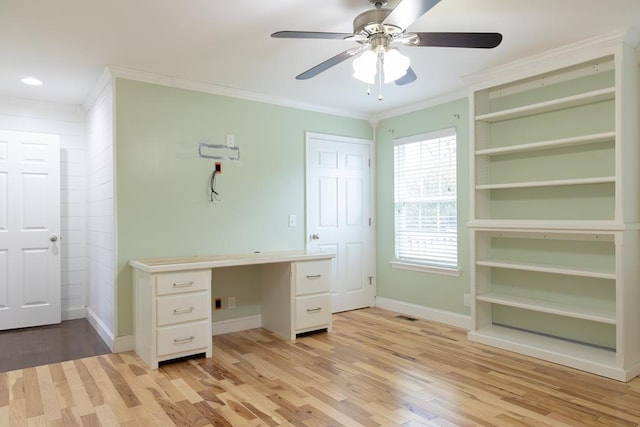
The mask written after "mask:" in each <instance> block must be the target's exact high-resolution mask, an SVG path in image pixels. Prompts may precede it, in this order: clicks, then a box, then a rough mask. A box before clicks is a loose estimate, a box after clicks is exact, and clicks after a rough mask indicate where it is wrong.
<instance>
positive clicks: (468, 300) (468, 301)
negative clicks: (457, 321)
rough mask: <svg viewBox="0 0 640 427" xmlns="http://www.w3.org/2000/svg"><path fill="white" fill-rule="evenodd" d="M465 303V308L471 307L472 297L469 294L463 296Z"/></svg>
mask: <svg viewBox="0 0 640 427" xmlns="http://www.w3.org/2000/svg"><path fill="white" fill-rule="evenodd" d="M463 298H464V299H463V302H464V306H465V307H471V295H469V294H464V296H463Z"/></svg>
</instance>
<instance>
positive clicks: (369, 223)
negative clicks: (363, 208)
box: [369, 218, 371, 227]
mask: <svg viewBox="0 0 640 427" xmlns="http://www.w3.org/2000/svg"><path fill="white" fill-rule="evenodd" d="M369 227H371V218H369Z"/></svg>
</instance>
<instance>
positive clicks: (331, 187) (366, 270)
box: [306, 133, 375, 313]
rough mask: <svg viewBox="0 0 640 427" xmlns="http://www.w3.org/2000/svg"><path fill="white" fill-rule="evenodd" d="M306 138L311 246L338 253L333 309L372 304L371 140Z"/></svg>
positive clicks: (310, 247) (308, 232) (326, 136)
mask: <svg viewBox="0 0 640 427" xmlns="http://www.w3.org/2000/svg"><path fill="white" fill-rule="evenodd" d="M306 137H307V212H306V216H307V218H306V224H307V248H308V249H310V250H321V251H329V252H334V253H335V254H336V258H335V259H334V262H333V289H332V290H331V294H332V299H331V304H332V305H331V309H332V312H334V313H336V312H339V311H345V310H353V309H357V308H362V307H370V306H373V305H374V297H375V286H374V281H373V279H374V276H375V274H374V271H375V267H374V246H373V245H374V238H373V227H372V226H371V204H372V203H371V200H372V195H371V165H370V158H371V149H372V142H371V141H367V140H361V139H355V138H346V137H337V136H332V135H321V134H315V133H307V135H306Z"/></svg>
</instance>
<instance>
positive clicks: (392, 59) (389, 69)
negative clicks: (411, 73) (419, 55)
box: [382, 49, 411, 83]
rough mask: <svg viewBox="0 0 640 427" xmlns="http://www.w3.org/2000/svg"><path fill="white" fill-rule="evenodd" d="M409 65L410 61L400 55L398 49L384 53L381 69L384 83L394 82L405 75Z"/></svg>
mask: <svg viewBox="0 0 640 427" xmlns="http://www.w3.org/2000/svg"><path fill="white" fill-rule="evenodd" d="M409 65H411V60H410V59H409V58H408V57H406V56H404V55H403V54H401V53H400V51H399V50H398V49H389V50H387V51H386V52H385V53H384V58H383V59H382V69H383V71H384V82H385V83H391V82H395V81H396V80H398V79H399V78H401V77H403V76H404V75H405V74H407V70H408V69H409Z"/></svg>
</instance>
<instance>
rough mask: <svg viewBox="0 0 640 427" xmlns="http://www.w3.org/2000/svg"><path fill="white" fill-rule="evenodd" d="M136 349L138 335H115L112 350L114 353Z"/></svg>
mask: <svg viewBox="0 0 640 427" xmlns="http://www.w3.org/2000/svg"><path fill="white" fill-rule="evenodd" d="M135 349H136V337H135V335H125V336H122V337H115V338H114V339H113V345H112V346H111V351H112V352H113V353H123V352H125V351H133V350H135Z"/></svg>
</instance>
